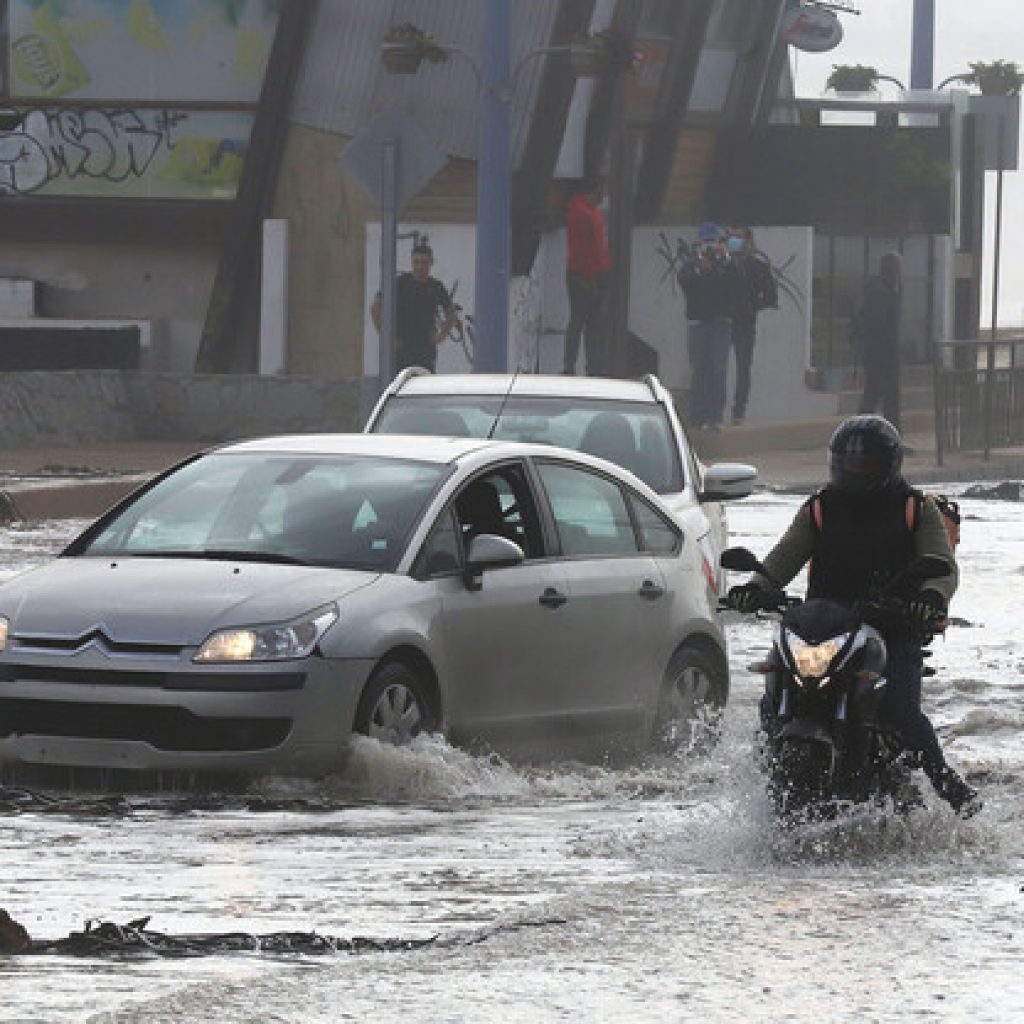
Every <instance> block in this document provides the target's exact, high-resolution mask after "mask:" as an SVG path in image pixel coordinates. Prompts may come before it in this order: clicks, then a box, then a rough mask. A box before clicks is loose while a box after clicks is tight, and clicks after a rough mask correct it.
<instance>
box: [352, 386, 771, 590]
mask: <svg viewBox="0 0 1024 1024" xmlns="http://www.w3.org/2000/svg"><path fill="white" fill-rule="evenodd" d="M365 430H366V432H367V433H374V434H434V435H439V436H452V437H492V438H495V439H503V440H515V441H528V442H536V443H542V444H553V445H558V446H559V447H562V448H571V449H572V450H574V451H581V452H586V453H588V454H590V455H597V456H599V457H600V458H603V459H607V460H608V461H609V462H614V463H616V464H617V465H619V466H622V467H624V468H625V469H628V470H629V471H630V472H631V473H633V474H634V475H635V476H637V477H639V478H640V479H641V480H643V482H644V483H645V484H647V485H648V486H649V487H650V488H651V489H652V490H653V491H656V492H657V493H658V494H659V495H660V496H661V499H662V501H664V502H665V504H666V505H667V506H668V508H669V509H670V510H671V511H672V514H673V515H674V516H675V518H676V520H677V522H678V523H679V524H680V526H682V528H683V530H684V531H685V532H686V533H687V535H689V536H691V537H693V538H694V539H695V540H696V541H697V542H698V544H699V545H700V548H701V552H702V554H703V569H704V574H705V576H706V577H707V579H708V582H709V583H710V584H711V586H712V587H713V588H714V589H715V591H716V593H718V594H719V595H721V594H723V593H724V587H725V573H724V571H723V570H722V569H721V567H720V566H719V557H720V556H721V554H722V551H723V550H724V549H725V548H726V547H727V546H728V529H727V524H726V519H725V512H724V510H723V508H722V505H721V503H722V502H723V501H727V500H735V499H737V498H745V497H746V496H747V495H748V494H750V493H751V491H752V490H753V488H754V484H755V482H756V481H757V470H756V469H755V468H754V467H753V466H749V465H747V464H746V463H737V462H728V463H716V464H714V465H711V466H705V465H704V464H703V463H702V462H701V461H700V460H699V459H698V458H697V456H696V453H695V452H694V450H693V447H692V445H691V444H690V441H689V438H688V437H687V436H686V430H685V429H684V427H683V425H682V423H681V422H680V420H679V417H678V416H677V415H676V410H675V405H674V403H673V401H672V396H671V395H670V394H669V392H668V391H667V390H666V389H665V387H664V386H663V385H662V384H661V382H660V381H659V380H658V378H657V377H655V376H653V375H651V374H648V375H647V376H645V377H644V378H643V379H642V380H612V379H608V378H603V377H555V376H541V375H535V374H515V375H513V374H450V375H435V374H431V373H429V372H428V371H427V370H423V369H419V368H416V367H413V368H410V369H407V370H403V371H402V372H401V373H400V374H399V375H398V376H397V377H396V378H395V379H394V381H393V382H392V383H391V385H390V386H389V387H388V389H387V390H386V391H385V392H384V394H383V395H382V396H381V398H380V401H379V402H378V403H377V405H376V407H375V408H374V410H373V412H372V413H371V414H370V418H369V420H368V421H367V423H366V427H365Z"/></svg>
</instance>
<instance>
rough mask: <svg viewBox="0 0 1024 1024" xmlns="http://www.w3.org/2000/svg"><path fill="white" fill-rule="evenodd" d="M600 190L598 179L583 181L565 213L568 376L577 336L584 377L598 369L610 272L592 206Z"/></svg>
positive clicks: (595, 207) (598, 220)
mask: <svg viewBox="0 0 1024 1024" xmlns="http://www.w3.org/2000/svg"><path fill="white" fill-rule="evenodd" d="M603 192H604V181H603V179H601V178H584V179H583V180H582V181H580V182H579V183H578V184H577V185H576V187H575V189H574V192H573V195H572V198H571V199H570V200H569V204H568V206H567V207H566V211H565V228H566V241H567V244H568V256H567V258H566V264H565V287H566V290H567V291H568V293H569V324H568V326H567V327H566V329H565V360H564V363H563V372H564V373H565V374H567V375H569V376H572V375H573V374H575V372H576V362H577V359H578V358H579V352H580V338H581V337H583V338H585V340H586V360H587V376H588V377H591V376H595V375H597V374H599V373H600V372H601V370H602V366H601V363H602V353H601V335H600V332H601V315H602V312H603V309H604V303H605V296H606V294H607V291H608V274H609V272H610V271H611V269H612V261H611V256H610V255H609V254H608V242H607V240H606V238H605V227H604V214H602V213H601V211H600V209H598V205H597V204H598V203H599V202H600V201H601V196H602V194H603Z"/></svg>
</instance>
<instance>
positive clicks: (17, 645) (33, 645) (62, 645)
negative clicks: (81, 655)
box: [11, 629, 184, 657]
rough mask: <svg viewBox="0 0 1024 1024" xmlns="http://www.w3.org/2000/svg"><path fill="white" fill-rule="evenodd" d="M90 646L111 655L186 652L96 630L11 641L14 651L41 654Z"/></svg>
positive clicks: (177, 647) (170, 645)
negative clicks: (129, 639) (114, 636)
mask: <svg viewBox="0 0 1024 1024" xmlns="http://www.w3.org/2000/svg"><path fill="white" fill-rule="evenodd" d="M90 645H93V646H96V647H99V648H100V649H101V650H104V651H106V652H107V653H109V654H142V655H157V656H165V657H166V656H171V657H173V656H175V655H178V654H180V653H181V652H182V650H184V648H183V647H182V646H181V645H180V644H145V643H142V644H140V643H125V642H123V641H120V640H111V639H110V637H108V636H107V634H106V633H104V632H103V631H102V630H100V629H94V630H92V631H91V632H89V633H85V634H84V635H83V636H74V637H63V636H15V637H13V638H12V640H11V649H12V650H18V651H29V652H33V653H36V652H37V653H41V654H50V653H59V654H71V653H73V652H75V651H80V650H82V649H83V648H85V647H88V646H90Z"/></svg>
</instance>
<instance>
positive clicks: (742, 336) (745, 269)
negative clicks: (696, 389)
mask: <svg viewBox="0 0 1024 1024" xmlns="http://www.w3.org/2000/svg"><path fill="white" fill-rule="evenodd" d="M727 246H728V250H729V254H730V255H731V257H732V261H733V263H734V264H735V266H736V279H737V280H736V301H735V306H734V308H733V315H732V350H733V353H734V354H735V357H736V384H735V388H734V391H733V400H732V422H733V424H734V425H738V424H740V423H742V422H743V420H744V417H745V416H746V415H747V399H748V398H749V397H750V366H751V364H752V363H753V361H754V342H755V341H756V340H757V314H758V313H760V312H761V310H762V309H778V308H779V289H778V287H777V285H776V284H775V275H774V274H773V273H772V268H771V264H770V263H769V262H768V260H767V259H765V257H764V256H763V255H762V254H761V253H759V252H758V251H757V248H756V247H755V245H754V232H753V231H751V230H750V228H732V229H730V231H729V240H728V243H727Z"/></svg>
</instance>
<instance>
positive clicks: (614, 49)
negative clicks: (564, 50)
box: [569, 29, 633, 77]
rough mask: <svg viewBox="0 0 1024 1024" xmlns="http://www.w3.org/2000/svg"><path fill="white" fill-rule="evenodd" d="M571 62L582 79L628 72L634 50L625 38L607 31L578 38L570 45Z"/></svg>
mask: <svg viewBox="0 0 1024 1024" xmlns="http://www.w3.org/2000/svg"><path fill="white" fill-rule="evenodd" d="M569 61H570V63H571V64H572V69H573V71H575V72H576V74H577V75H579V76H581V77H595V76H597V75H603V74H605V73H606V72H608V71H626V70H628V69H629V68H630V67H631V66H632V64H633V48H632V46H631V45H630V42H629V40H628V39H626V38H625V37H624V36H622V35H620V34H618V33H615V32H612V31H610V30H608V29H605V30H603V31H601V32H595V33H594V34H593V35H589V36H577V37H576V38H575V39H574V40H573V41H572V43H571V44H570V45H569Z"/></svg>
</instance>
